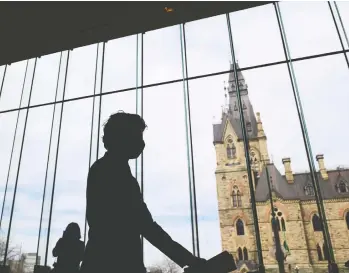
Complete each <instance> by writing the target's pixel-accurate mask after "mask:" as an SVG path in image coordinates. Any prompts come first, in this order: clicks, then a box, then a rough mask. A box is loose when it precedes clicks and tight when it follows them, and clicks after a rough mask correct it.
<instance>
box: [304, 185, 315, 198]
mask: <svg viewBox="0 0 349 273" xmlns="http://www.w3.org/2000/svg"><path fill="white" fill-rule="evenodd" d="M304 193H305V195H308V196H314V195H315V192H314V187H313V185H311V184H308V185H306V186H305V187H304Z"/></svg>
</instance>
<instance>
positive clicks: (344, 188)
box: [337, 180, 349, 193]
mask: <svg viewBox="0 0 349 273" xmlns="http://www.w3.org/2000/svg"><path fill="white" fill-rule="evenodd" d="M337 191H338V192H339V193H346V192H349V189H348V183H347V182H345V181H344V180H341V181H340V182H339V183H338V184H337Z"/></svg>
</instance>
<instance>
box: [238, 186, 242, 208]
mask: <svg viewBox="0 0 349 273" xmlns="http://www.w3.org/2000/svg"><path fill="white" fill-rule="evenodd" d="M237 199H238V207H239V208H241V207H242V202H241V193H240V191H239V190H238V191H237Z"/></svg>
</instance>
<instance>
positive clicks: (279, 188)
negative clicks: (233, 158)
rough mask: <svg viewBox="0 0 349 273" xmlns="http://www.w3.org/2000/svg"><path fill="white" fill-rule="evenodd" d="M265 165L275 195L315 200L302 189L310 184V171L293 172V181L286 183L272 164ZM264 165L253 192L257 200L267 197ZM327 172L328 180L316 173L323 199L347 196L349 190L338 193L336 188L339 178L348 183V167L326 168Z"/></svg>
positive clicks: (266, 198) (260, 200) (285, 198)
mask: <svg viewBox="0 0 349 273" xmlns="http://www.w3.org/2000/svg"><path fill="white" fill-rule="evenodd" d="M266 167H267V168H268V171H269V176H270V180H269V181H270V183H271V186H272V191H273V192H274V193H275V195H276V196H277V197H279V198H281V199H283V200H302V201H306V200H315V196H311V195H306V193H305V190H304V189H305V186H307V185H310V186H311V185H312V182H311V175H310V173H295V174H293V176H294V182H293V183H288V182H287V180H286V178H285V176H284V175H281V173H280V172H279V170H278V169H277V168H276V167H275V165H274V164H268V166H266ZM266 167H265V168H264V169H263V171H262V172H261V175H260V178H259V179H258V183H257V187H256V192H255V196H256V201H257V202H264V201H267V200H268V199H269V191H268V184H267V183H268V181H267V175H266ZM327 173H328V180H323V179H322V177H321V175H320V173H319V172H317V173H316V175H317V177H318V181H319V184H320V190H321V193H322V197H323V199H338V198H349V192H347V193H339V192H338V191H337V188H336V185H337V184H338V183H339V182H340V181H341V180H343V181H344V182H346V183H349V169H337V170H328V171H327Z"/></svg>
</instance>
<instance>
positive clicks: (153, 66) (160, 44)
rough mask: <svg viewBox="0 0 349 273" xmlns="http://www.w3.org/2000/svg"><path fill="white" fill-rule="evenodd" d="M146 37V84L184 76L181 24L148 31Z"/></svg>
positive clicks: (144, 65)
mask: <svg viewBox="0 0 349 273" xmlns="http://www.w3.org/2000/svg"><path fill="white" fill-rule="evenodd" d="M143 38H144V64H143V68H144V84H152V83H157V82H163V81H170V80H173V79H180V78H181V77H182V62H181V44H180V36H179V26H178V25H176V26H172V27H167V28H162V29H158V30H153V31H149V32H146V33H145V34H144V36H143Z"/></svg>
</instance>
